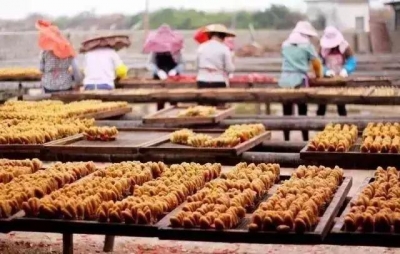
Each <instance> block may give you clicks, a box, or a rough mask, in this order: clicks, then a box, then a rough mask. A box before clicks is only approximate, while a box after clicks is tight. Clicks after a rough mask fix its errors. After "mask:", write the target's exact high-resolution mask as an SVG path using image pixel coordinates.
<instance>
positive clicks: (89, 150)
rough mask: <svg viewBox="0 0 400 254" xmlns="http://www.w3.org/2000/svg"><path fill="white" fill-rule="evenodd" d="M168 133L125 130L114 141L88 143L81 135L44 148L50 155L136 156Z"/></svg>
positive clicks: (52, 143)
mask: <svg viewBox="0 0 400 254" xmlns="http://www.w3.org/2000/svg"><path fill="white" fill-rule="evenodd" d="M168 133H169V132H166V131H148V130H141V129H137V130H134V129H132V130H127V131H125V130H124V131H119V133H118V136H117V138H116V140H114V141H106V142H104V141H88V140H85V138H84V135H83V134H77V135H74V136H71V137H67V138H64V139H60V140H57V141H54V142H51V143H50V144H46V145H45V148H46V149H47V150H49V151H50V152H52V153H69V154H108V155H110V154H136V153H138V151H139V147H142V146H149V145H153V144H154V142H155V143H159V142H160V141H161V140H165V139H166V138H168V137H169V136H167V134H168Z"/></svg>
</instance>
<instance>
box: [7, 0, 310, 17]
mask: <svg viewBox="0 0 400 254" xmlns="http://www.w3.org/2000/svg"><path fill="white" fill-rule="evenodd" d="M149 1H150V10H157V9H161V8H166V7H173V8H194V9H199V10H205V11H220V10H257V9H263V8H266V7H268V6H269V5H271V4H284V5H286V6H288V7H290V8H296V9H300V10H305V3H304V1H303V0H149ZM0 6H3V7H5V8H0V19H18V18H23V17H25V16H27V15H28V14H29V13H44V14H50V15H52V16H60V15H74V14H77V13H79V12H82V11H90V10H95V12H96V13H97V14H109V13H124V14H134V13H138V12H140V11H142V10H144V8H145V0H112V1H110V0H80V1H79V0H69V1H58V0H0Z"/></svg>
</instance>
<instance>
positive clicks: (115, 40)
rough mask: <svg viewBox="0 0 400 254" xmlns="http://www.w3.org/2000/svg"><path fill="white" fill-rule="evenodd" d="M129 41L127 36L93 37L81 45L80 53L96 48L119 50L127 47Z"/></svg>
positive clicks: (129, 43)
mask: <svg viewBox="0 0 400 254" xmlns="http://www.w3.org/2000/svg"><path fill="white" fill-rule="evenodd" d="M130 45H131V41H130V39H129V36H127V35H109V36H95V37H93V38H90V39H88V40H86V41H84V42H82V44H81V48H80V52H81V53H85V52H88V51H91V50H94V49H97V48H105V47H110V48H113V49H115V50H120V49H122V48H125V47H129V46H130Z"/></svg>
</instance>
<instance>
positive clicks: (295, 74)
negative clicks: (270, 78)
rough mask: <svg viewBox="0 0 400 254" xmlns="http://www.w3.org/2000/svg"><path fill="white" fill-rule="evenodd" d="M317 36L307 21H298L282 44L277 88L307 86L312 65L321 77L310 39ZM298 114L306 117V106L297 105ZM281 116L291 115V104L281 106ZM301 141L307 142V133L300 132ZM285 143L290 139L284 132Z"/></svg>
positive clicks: (319, 63) (320, 65)
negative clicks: (280, 69)
mask: <svg viewBox="0 0 400 254" xmlns="http://www.w3.org/2000/svg"><path fill="white" fill-rule="evenodd" d="M317 36H318V34H317V32H316V30H315V29H314V27H313V26H312V25H311V24H310V23H309V22H307V21H299V22H298V23H297V25H296V27H295V28H294V30H293V31H292V33H291V34H290V36H289V37H288V39H287V40H286V41H284V42H283V44H282V57H283V62H282V73H281V77H280V79H279V86H280V87H283V88H300V87H306V86H308V75H307V72H308V70H309V66H310V64H312V67H313V70H314V73H315V76H316V77H321V76H322V64H321V61H320V59H319V57H318V53H317V51H316V49H315V47H314V46H313V45H312V43H311V38H312V37H317ZM297 106H298V114H299V115H307V104H305V103H299V104H297ZM283 114H284V115H292V114H293V103H284V104H283ZM302 135H303V140H304V141H306V140H308V131H302ZM284 138H285V140H286V141H288V140H289V139H290V132H289V131H284Z"/></svg>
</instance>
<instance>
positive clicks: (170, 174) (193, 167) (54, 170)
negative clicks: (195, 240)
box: [0, 160, 343, 233]
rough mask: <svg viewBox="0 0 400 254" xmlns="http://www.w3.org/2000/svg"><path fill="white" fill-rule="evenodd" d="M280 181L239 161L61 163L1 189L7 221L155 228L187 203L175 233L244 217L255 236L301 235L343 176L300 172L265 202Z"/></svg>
mask: <svg viewBox="0 0 400 254" xmlns="http://www.w3.org/2000/svg"><path fill="white" fill-rule="evenodd" d="M14 164H16V165H20V164H18V163H17V162H14ZM24 165H31V166H34V167H35V168H37V167H38V166H37V165H40V162H38V161H36V160H35V161H25V162H24ZM279 179H280V167H279V165H277V164H263V163H262V164H258V165H255V164H246V163H240V164H238V165H236V166H235V167H234V168H233V169H231V170H230V171H227V172H226V173H221V165H220V164H205V165H200V164H196V163H182V164H175V165H171V166H167V165H165V164H163V163H161V162H158V163H154V162H148V163H140V162H123V163H118V164H112V165H110V166H108V167H105V168H102V169H96V166H95V165H94V164H93V163H92V162H80V163H65V164H62V163H56V164H54V165H52V166H50V167H49V168H47V169H45V170H38V171H36V172H34V173H33V170H32V173H28V172H26V173H25V174H21V175H18V176H15V177H14V179H13V180H11V181H10V182H8V183H2V184H0V211H1V217H2V218H7V217H10V216H12V215H13V214H15V213H17V212H18V211H19V210H21V209H22V210H24V211H25V213H26V215H27V216H30V217H39V218H57V219H75V220H97V221H100V222H118V223H127V224H155V223H157V222H158V221H159V220H160V219H161V218H162V217H163V216H165V215H166V214H167V213H170V212H172V211H173V210H174V209H176V208H177V207H178V206H180V205H181V204H183V205H182V206H181V207H180V208H178V209H177V210H176V212H175V213H171V214H170V218H169V220H170V224H171V225H170V226H171V227H175V228H176V227H183V228H206V229H217V230H222V229H233V228H236V227H237V226H238V225H239V224H240V223H241V222H242V220H243V219H244V217H245V216H246V214H247V215H248V217H250V218H251V223H250V224H249V225H248V230H250V231H279V232H291V231H294V232H298V233H302V232H305V231H311V230H313V228H314V227H315V226H316V224H317V223H318V220H319V217H320V216H321V215H322V214H323V213H324V210H325V208H326V207H327V206H328V205H329V203H330V202H331V200H332V198H333V196H334V194H335V192H336V190H337V189H338V187H339V186H340V185H341V183H342V180H343V170H342V169H340V168H337V167H336V168H333V169H331V168H325V167H322V166H321V167H316V166H309V167H305V166H300V167H298V168H297V169H296V170H295V172H294V173H293V174H292V176H291V177H290V179H289V180H288V181H285V182H283V183H281V184H280V185H278V189H277V190H276V191H275V192H274V194H273V195H272V196H270V197H268V196H267V195H266V194H267V193H268V191H269V189H270V188H271V187H272V186H274V185H275V184H277V183H278V182H279ZM260 201H262V202H261V203H259V202H260ZM258 204H259V205H258Z"/></svg>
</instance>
